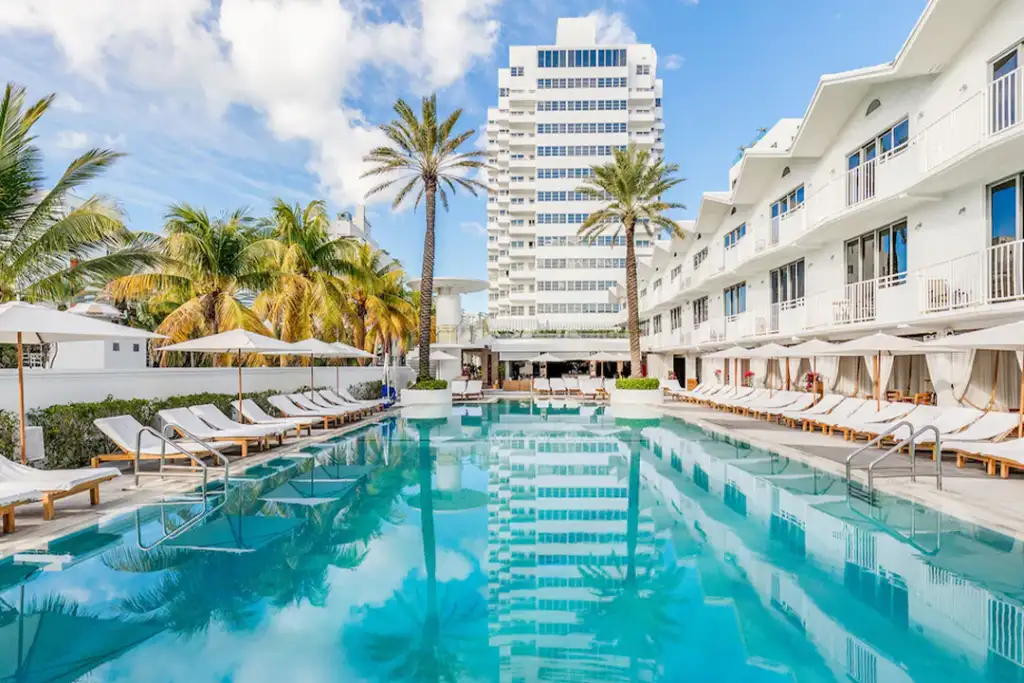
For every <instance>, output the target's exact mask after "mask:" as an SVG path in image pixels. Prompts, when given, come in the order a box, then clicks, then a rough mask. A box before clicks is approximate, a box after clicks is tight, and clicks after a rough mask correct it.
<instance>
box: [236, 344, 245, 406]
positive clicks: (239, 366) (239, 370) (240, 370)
mask: <svg viewBox="0 0 1024 683" xmlns="http://www.w3.org/2000/svg"><path fill="white" fill-rule="evenodd" d="M236 358H238V421H239V422H244V421H245V420H243V419H242V349H238V355H237V356H236Z"/></svg>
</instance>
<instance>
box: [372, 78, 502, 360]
mask: <svg viewBox="0 0 1024 683" xmlns="http://www.w3.org/2000/svg"><path fill="white" fill-rule="evenodd" d="M395 113H396V114H398V118H397V119H395V120H394V121H392V122H391V123H385V124H383V125H382V126H381V127H380V128H381V130H382V131H383V132H384V134H385V135H386V136H387V138H388V140H390V142H391V146H390V147H387V146H384V147H377V148H375V149H374V150H372V151H371V152H370V153H369V154H367V155H366V156H365V157H364V158H363V161H365V162H367V163H370V164H373V167H372V168H370V169H369V170H368V171H366V173H364V174H363V176H364V177H366V176H383V177H386V178H387V180H384V181H383V182H381V183H380V184H379V185H377V186H375V187H373V188H372V189H371V190H370V191H369V192H367V193H366V196H367V197H369V196H371V195H374V194H377V193H379V192H383V191H384V190H388V189H392V188H398V191H397V194H396V195H395V199H394V201H393V202H392V208H398V207H399V206H401V205H402V203H403V202H404V201H405V200H406V199H407V198H409V197H412V196H415V202H414V207H419V204H420V201H424V202H425V204H426V214H427V231H426V235H425V236H424V238H423V268H422V272H421V274H420V297H421V298H420V331H419V346H420V367H419V373H418V374H419V376H418V379H429V378H430V314H431V309H432V307H433V306H432V302H433V296H434V221H435V212H436V202H437V197H438V196H439V195H440V197H441V206H443V207H444V210H445V211H447V210H448V193H449V192H450V193H451V194H452V195H454V194H455V193H456V189H457V187H462V188H464V189H466V190H468V191H469V192H470V193H471V194H472V195H473V196H474V197H475V196H476V193H477V190H486V189H487V187H486V185H484V184H483V183H481V182H479V181H478V180H475V179H473V178H470V177H469V174H470V173H472V172H473V171H474V170H475V169H480V168H485V167H486V164H485V163H484V162H483V161H481V158H482V157H484V156H485V155H486V153H485V152H483V151H477V150H474V151H471V152H460V151H459V148H460V147H461V146H462V145H463V144H464V143H465V142H466V141H467V140H469V139H470V138H471V137H473V133H474V132H475V131H473V130H472V129H471V130H467V131H463V132H462V133H457V134H453V130H454V129H455V126H456V125H457V124H458V122H459V117H460V116H462V110H461V109H456V110H455V111H453V112H452V113H451V115H449V116H448V118H446V119H444V120H443V121H438V118H437V96H436V95H431V96H430V97H425V98H423V104H422V107H421V112H420V118H417V117H416V112H414V111H413V110H412V107H410V106H409V105H408V104H406V102H405V101H404V100H398V102H396V103H395ZM446 188H447V191H446Z"/></svg>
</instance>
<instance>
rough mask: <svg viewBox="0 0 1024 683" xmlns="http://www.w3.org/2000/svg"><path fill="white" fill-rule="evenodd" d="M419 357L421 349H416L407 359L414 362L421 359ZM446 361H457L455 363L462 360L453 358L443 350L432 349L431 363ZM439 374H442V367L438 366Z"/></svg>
mask: <svg viewBox="0 0 1024 683" xmlns="http://www.w3.org/2000/svg"><path fill="white" fill-rule="evenodd" d="M419 357H420V351H419V349H414V350H413V351H412V353H410V354H409V355H408V356H406V359H407V360H413V359H414V358H419ZM444 360H455V361H457V360H460V359H459V358H456V357H455V356H453V355H452V354H450V353H445V352H444V351H442V350H441V349H430V362H431V363H435V362H438V361H444ZM437 372H438V374H440V372H441V367H440V366H438V369H437Z"/></svg>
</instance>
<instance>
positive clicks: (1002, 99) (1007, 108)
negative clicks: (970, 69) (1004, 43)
mask: <svg viewBox="0 0 1024 683" xmlns="http://www.w3.org/2000/svg"><path fill="white" fill-rule="evenodd" d="M1020 51H1021V47H1020V46H1019V45H1018V46H1017V47H1015V48H1013V49H1012V50H1010V51H1009V52H1007V53H1006V54H1004V55H1002V56H1000V57H998V58H997V59H995V60H993V61H992V64H991V67H990V77H991V83H989V86H988V88H989V100H990V101H989V109H990V112H991V113H990V114H989V123H988V125H989V132H991V133H999V132H1001V131H1004V130H1006V129H1007V128H1009V127H1011V126H1014V125H1016V124H1017V121H1018V119H1019V118H1020V111H1018V109H1017V108H1018V107H1019V106H1020V105H1018V103H1017V99H1018V98H1019V97H1020V92H1018V91H1019V89H1020V87H1021V84H1020V78H1019V73H1018V71H1017V68H1018V66H1019V65H1020Z"/></svg>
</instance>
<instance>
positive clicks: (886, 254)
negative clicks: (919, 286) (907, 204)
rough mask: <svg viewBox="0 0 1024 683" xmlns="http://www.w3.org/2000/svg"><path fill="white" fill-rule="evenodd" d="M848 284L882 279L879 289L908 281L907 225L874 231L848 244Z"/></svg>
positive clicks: (903, 223) (899, 224) (896, 224)
mask: <svg viewBox="0 0 1024 683" xmlns="http://www.w3.org/2000/svg"><path fill="white" fill-rule="evenodd" d="M845 252H846V284H848V285H852V284H856V283H858V282H867V281H869V280H874V279H875V278H879V282H878V284H879V286H881V287H886V286H892V285H900V284H903V283H904V282H905V281H906V278H907V221H906V220H901V221H899V222H898V223H894V224H892V225H887V226H886V227H884V228H879V229H878V230H872V231H871V232H869V233H867V234H866V235H861V236H860V237H857V238H855V239H852V240H850V241H848V242H847V243H846V249H845Z"/></svg>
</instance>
